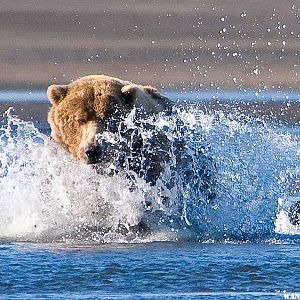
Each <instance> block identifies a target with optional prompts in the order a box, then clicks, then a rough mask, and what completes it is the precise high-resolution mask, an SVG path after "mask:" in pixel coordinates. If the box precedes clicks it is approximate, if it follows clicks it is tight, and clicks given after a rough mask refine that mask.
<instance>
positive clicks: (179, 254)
mask: <svg viewBox="0 0 300 300" xmlns="http://www.w3.org/2000/svg"><path fill="white" fill-rule="evenodd" d="M0 251H1V252H0V253H1V256H0V260H1V266H0V274H1V280H0V288H1V296H0V297H1V298H5V297H7V298H9V297H11V298H15V297H16V298H17V297H19V298H20V299H27V298H52V299H58V298H60V299H68V298H75V299H93V298H101V299H182V298H185V299H197V298H202V297H203V298H206V299H256V298H262V299H284V294H285V293H286V292H290V293H292V292H297V291H298V292H299V282H300V273H299V269H300V249H299V244H266V245H264V244H240V245H238V244H236V245H226V244H191V243H188V244H182V243H167V242H166V243H149V244H129V245H125V244H121V245H114V244H109V245H102V246H101V245H100V246H99V245H85V246H84V245H82V246H77V247H76V246H75V245H73V246H72V247H70V246H67V245H59V244H56V245H43V244H41V245H40V244H22V243H3V244H2V245H1V248H0Z"/></svg>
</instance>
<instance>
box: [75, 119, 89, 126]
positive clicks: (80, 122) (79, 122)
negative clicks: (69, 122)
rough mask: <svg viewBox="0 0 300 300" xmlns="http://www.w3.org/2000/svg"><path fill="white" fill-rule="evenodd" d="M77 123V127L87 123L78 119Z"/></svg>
mask: <svg viewBox="0 0 300 300" xmlns="http://www.w3.org/2000/svg"><path fill="white" fill-rule="evenodd" d="M77 122H78V124H79V125H84V124H86V123H87V120H86V119H78V120H77Z"/></svg>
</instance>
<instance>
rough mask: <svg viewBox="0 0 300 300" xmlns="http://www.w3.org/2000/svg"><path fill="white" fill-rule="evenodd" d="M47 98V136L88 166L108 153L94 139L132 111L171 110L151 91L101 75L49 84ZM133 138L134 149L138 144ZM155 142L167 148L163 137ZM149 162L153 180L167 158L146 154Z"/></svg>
mask: <svg viewBox="0 0 300 300" xmlns="http://www.w3.org/2000/svg"><path fill="white" fill-rule="evenodd" d="M47 95H48V98H49V101H50V102H51V104H52V106H51V108H50V111H49V114H48V122H49V124H50V127H51V137H52V138H53V139H54V140H55V141H56V142H57V143H58V144H60V145H62V146H63V147H64V148H65V149H67V150H68V151H69V152H70V153H71V154H72V155H73V156H74V157H75V158H77V159H79V160H82V161H85V162H86V163H90V164H96V163H101V162H102V161H104V160H105V159H106V158H107V156H108V155H107V153H108V152H109V149H108V148H109V147H107V145H106V146H105V145H104V144H103V145H102V144H101V143H100V142H99V139H97V138H96V137H97V136H99V135H103V134H105V133H107V132H114V131H116V128H117V127H118V126H119V124H120V121H121V120H123V119H124V118H125V117H126V116H127V115H128V114H129V113H130V112H131V111H132V109H133V108H137V109H141V111H143V112H144V113H145V114H146V115H147V116H149V115H151V114H157V113H160V112H169V111H171V109H172V105H171V101H170V100H169V99H168V98H166V97H164V96H162V95H161V94H160V93H159V92H158V91H157V90H156V89H155V88H153V87H151V86H142V85H136V84H133V83H131V82H129V81H124V80H121V79H118V78H113V77H109V76H105V75H89V76H85V77H82V78H80V79H78V80H76V81H74V82H71V83H70V84H68V85H51V86H49V87H48V91H47ZM131 139H132V138H131ZM135 139H136V142H135V145H136V148H137V145H139V144H140V143H141V141H140V139H139V138H135ZM155 140H156V142H155V143H156V146H157V147H160V148H163V147H165V148H167V147H168V145H166V143H167V142H168V141H167V140H166V137H165V136H164V135H163V134H158V136H156V138H155ZM157 140H158V141H157ZM149 159H150V160H151V161H152V163H154V165H152V167H151V168H152V170H153V172H154V173H155V175H153V174H152V175H150V176H152V177H153V176H154V177H155V179H154V181H155V180H156V179H157V177H158V176H159V173H160V172H161V168H162V167H161V161H162V160H167V159H168V158H167V157H166V155H165V154H164V155H152V156H151V155H150V156H149ZM152 181H153V180H152Z"/></svg>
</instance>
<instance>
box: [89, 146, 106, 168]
mask: <svg viewBox="0 0 300 300" xmlns="http://www.w3.org/2000/svg"><path fill="white" fill-rule="evenodd" d="M85 155H86V156H87V159H88V161H87V162H88V163H89V164H96V163H98V162H99V161H101V157H102V156H103V151H102V149H101V147H100V146H99V145H96V146H92V147H89V148H88V149H86V150H85Z"/></svg>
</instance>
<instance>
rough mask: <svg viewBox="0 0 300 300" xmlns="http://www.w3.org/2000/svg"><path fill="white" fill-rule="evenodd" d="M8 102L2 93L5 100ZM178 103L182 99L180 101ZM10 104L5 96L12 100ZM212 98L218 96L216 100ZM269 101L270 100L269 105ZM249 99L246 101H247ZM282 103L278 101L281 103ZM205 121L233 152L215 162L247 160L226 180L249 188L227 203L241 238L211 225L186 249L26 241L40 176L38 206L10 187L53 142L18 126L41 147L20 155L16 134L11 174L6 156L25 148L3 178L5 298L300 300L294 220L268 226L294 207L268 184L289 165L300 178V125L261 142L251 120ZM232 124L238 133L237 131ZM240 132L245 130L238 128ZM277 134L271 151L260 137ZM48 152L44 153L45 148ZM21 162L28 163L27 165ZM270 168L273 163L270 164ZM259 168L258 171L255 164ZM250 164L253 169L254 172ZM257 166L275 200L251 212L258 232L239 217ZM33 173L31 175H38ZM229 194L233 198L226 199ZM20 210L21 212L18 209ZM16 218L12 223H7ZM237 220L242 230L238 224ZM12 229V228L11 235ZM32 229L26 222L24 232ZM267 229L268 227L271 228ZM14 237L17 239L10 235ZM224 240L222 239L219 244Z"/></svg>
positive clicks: (179, 245)
mask: <svg viewBox="0 0 300 300" xmlns="http://www.w3.org/2000/svg"><path fill="white" fill-rule="evenodd" d="M297 95H298V94H297V93H296V94H295V93H291V94H287V95H286V94H284V96H283V97H284V98H285V99H287V98H286V97H288V98H289V100H291V101H297V97H298V96H297ZM2 96H3V95H2ZM2 96H1V95H0V97H2ZM17 96H18V94H14V95H9V97H12V98H8V99H9V100H12V99H13V98H16V100H17V98H18V97H17ZM39 96H40V95H39ZM173 96H174V97H177V98H180V97H178V95H177V96H176V94H174V95H173ZM194 96H195V95H193V97H192V98H191V99H190V100H197V99H198V98H199V97H200V96H201V95H198V96H197V95H196V96H195V97H194ZM254 96H255V95H253V94H251V95H248V96H247V97H248V100H249V101H252V99H253V97H254ZM3 97H4V98H5V96H3ZM206 97H211V95H208V96H206ZM222 97H223V99H224V97H225V98H226V97H229V98H230V95H227V96H226V95H223V96H222V95H221V100H222ZM231 97H232V98H234V99H236V97H237V95H236V94H234V93H232V94H231ZM19 98H20V95H19ZM25 98H26V96H25ZM25 98H24V99H25ZM267 99H269V98H267ZM267 99H264V100H263V101H268V100H267ZM243 100H244V101H246V100H247V98H246V99H243ZM275 100H276V99H275ZM275 100H274V99H273V100H272V101H275ZM36 101H38V99H37V100H36ZM193 115H196V113H195V112H194V113H193ZM200 118H201V122H202V126H203V125H205V124H206V125H207V126H210V128H211V127H213V128H214V130H211V131H210V132H212V133H213V134H212V135H211V137H210V136H209V135H208V136H207V138H208V139H210V141H211V144H212V145H215V146H216V147H217V146H220V147H224V148H220V149H219V150H218V151H219V152H215V153H214V155H215V156H216V157H218V156H219V157H221V156H224V157H226V155H227V153H228V152H229V151H231V152H232V149H233V150H234V152H235V153H236V156H234V157H233V156H229V157H228V158H230V159H233V160H234V159H237V162H242V163H241V166H239V168H238V167H236V165H233V166H232V165H229V164H225V163H224V164H223V165H221V166H222V167H223V168H227V169H226V170H225V171H224V172H223V173H222V174H227V173H230V172H232V174H240V176H241V178H242V179H240V180H239V183H237V182H236V184H238V188H237V190H235V189H232V190H230V193H228V195H235V197H236V198H235V199H233V200H231V201H233V202H230V201H228V203H227V202H226V203H227V204H228V206H229V205H234V207H235V209H236V210H237V212H236V215H237V216H238V217H237V219H235V220H233V222H231V221H230V219H231V218H232V216H231V215H230V214H229V215H228V217H227V218H226V217H224V219H222V220H221V222H225V223H226V222H227V223H226V226H227V228H226V230H227V231H229V233H228V235H229V236H230V233H231V239H230V238H229V239H227V238H223V239H222V238H220V237H219V236H218V235H217V233H220V229H219V228H217V229H216V231H214V226H213V225H211V224H210V225H209V226H208V225H207V226H206V227H204V229H205V230H207V231H209V232H208V237H209V238H208V239H205V237H206V235H205V234H206V233H207V232H206V233H205V234H204V236H203V235H199V234H198V233H197V238H196V239H193V241H189V242H183V241H181V240H180V239H179V240H178V241H177V242H171V241H168V239H165V241H163V242H162V241H156V240H155V238H153V239H152V240H147V241H142V240H140V241H135V242H132V243H130V242H116V241H111V242H108V241H106V243H104V244H103V240H101V241H100V240H99V242H97V240H96V241H95V240H93V241H82V240H80V241H76V240H73V241H71V242H70V241H65V242H57V241H54V242H53V243H44V242H40V243H38V242H35V241H34V238H32V241H30V242H21V241H20V238H17V237H18V234H20V231H17V229H16V226H15V223H14V222H15V220H17V221H18V218H16V217H18V216H20V215H22V218H20V220H19V222H21V223H22V222H23V224H25V223H26V222H27V223H26V226H27V225H28V224H29V225H28V228H30V222H29V221H30V220H31V219H32V218H33V217H32V215H30V214H32V210H34V207H35V206H36V205H37V202H36V201H35V202H34V203H33V202H30V200H31V199H33V198H34V197H35V194H34V193H32V189H33V183H34V182H36V178H35V177H33V179H32V181H30V180H29V181H28V182H25V183H24V187H25V188H24V189H22V190H20V195H23V196H22V197H21V198H20V199H21V200H23V198H24V199H25V198H26V197H25V194H29V197H28V198H29V200H26V201H27V202H25V203H23V202H22V201H21V202H22V203H21V202H20V199H19V198H18V197H20V195H19V194H16V195H15V199H12V198H11V199H10V198H9V195H11V194H8V193H7V194H6V191H5V190H3V186H4V187H7V189H12V190H16V189H18V187H16V186H13V181H14V179H15V178H17V182H18V183H19V185H22V183H23V182H24V178H25V177H21V175H20V174H22V172H23V170H24V166H25V165H26V164H24V161H28V157H34V158H37V157H38V156H39V155H40V154H39V153H37V154H36V153H35V152H34V149H35V148H36V147H38V145H39V144H41V143H42V142H41V141H40V140H43V139H44V136H43V135H39V134H36V135H37V136H36V137H34V138H32V135H33V134H32V131H31V130H32V129H31V127H28V128H27V127H26V126H27V125H26V124H25V125H24V124H21V123H20V122H19V121H18V120H17V121H16V120H13V125H12V127H11V128H17V129H18V130H17V131H18V132H21V133H18V134H19V135H18V136H17V137H18V140H19V139H20V140H21V141H22V144H24V143H25V144H26V140H28V139H32V141H33V142H30V143H28V144H26V147H25V148H24V149H23V148H20V146H19V144H18V140H17V138H16V136H15V135H13V134H10V133H6V139H7V138H8V140H9V139H10V138H11V140H12V142H11V143H8V142H7V140H5V143H7V144H6V145H9V147H7V148H5V147H4V148H3V147H2V148H1V147H0V148H1V149H0V150H1V152H0V154H1V159H2V168H3V165H4V160H3V159H4V157H5V158H11V155H10V153H9V152H11V151H12V152H13V151H19V153H18V155H17V159H16V157H13V159H16V163H15V165H16V166H17V167H18V168H17V169H16V170H17V171H15V170H14V172H16V173H13V176H12V177H11V179H10V178H9V171H7V170H6V171H5V172H4V171H3V172H2V175H1V176H2V177H0V179H1V180H3V182H4V180H6V182H5V185H3V186H1V189H2V197H1V200H0V206H1V220H2V221H1V222H0V225H1V226H0V229H1V230H0V231H1V234H2V236H3V238H2V242H1V243H0V298H8V299H9V298H10V299H15V298H19V299H32V298H38V299H44V298H51V299H59V298H60V299H68V298H75V299H95V298H101V299H183V298H184V299H198V298H206V299H256V298H262V299H285V298H288V297H299V298H300V294H297V292H298V293H299V292H300V247H299V246H300V239H299V230H297V229H295V228H293V227H291V226H290V225H289V224H286V222H287V220H286V219H284V214H283V215H280V214H277V216H278V219H277V220H275V219H272V220H270V222H268V221H266V219H267V218H268V217H270V218H273V217H274V216H273V214H270V215H269V210H270V209H274V206H275V207H278V206H280V205H282V206H284V204H282V203H281V202H279V204H278V203H277V198H278V197H279V196H278V195H279V194H280V192H281V190H280V189H278V190H277V189H276V187H274V185H275V183H276V181H275V179H274V182H273V181H272V182H271V183H270V182H269V181H268V180H269V178H267V177H268V176H269V177H272V174H273V173H276V168H282V171H284V168H285V169H289V170H296V171H294V172H295V173H293V175H295V177H297V176H298V169H297V168H298V167H299V166H300V160H299V159H298V158H297V157H296V155H295V153H298V152H297V151H299V150H300V142H299V140H298V138H297V136H298V127H297V126H295V125H293V126H287V127H285V126H281V127H279V128H278V127H276V128H273V127H268V125H267V127H260V128H259V130H258V131H259V133H258V135H253V134H252V131H251V134H250V135H248V133H249V132H248V133H247V134H246V135H245V127H244V126H240V125H237V124H241V123H242V122H241V123H234V124H233V123H232V120H227V119H226V120H225V121H218V124H216V123H211V124H207V122H208V121H209V120H210V119H209V118H206V117H203V116H201V117H200ZM229 121H230V122H229ZM9 122H10V121H7V120H6V121H5V120H4V121H2V126H4V127H5V126H6V125H7V124H8V123H9ZM41 125H42V126H41V127H40V128H43V131H45V128H46V127H44V126H45V124H41ZM225 125H226V126H225ZM250 125H251V126H250V127H251V128H252V127H256V126H257V124H256V123H255V122H254V123H253V124H252V123H251V124H250ZM30 126H31V125H30ZM229 127H230V130H229V129H228V128H229ZM237 127H238V129H236V128H237ZM233 128H235V130H236V135H234V134H233V131H232V130H233ZM270 128H271V129H270ZM46 131H47V130H46ZM273 131H276V132H279V136H278V135H277V134H276V135H275V136H272V137H271V138H270V142H268V143H266V144H265V145H261V144H260V143H261V140H260V138H261V137H264V135H265V132H267V136H270V132H273ZM222 134H224V136H223V135H222ZM219 137H221V138H219ZM229 137H230V138H229ZM278 138H279V139H281V141H282V143H284V147H285V148H288V150H289V151H286V152H284V151H283V150H278V149H279V148H278V147H279V146H278V144H277V143H278ZM290 138H291V139H292V140H290ZM36 139H37V141H36ZM24 141H25V142H24ZM224 141H226V142H227V141H228V142H230V144H231V145H234V147H233V148H230V147H231V145H228V146H226V147H225V146H224ZM249 142H250V143H251V144H253V145H254V150H255V151H257V153H258V156H259V157H262V161H260V160H259V158H258V157H255V156H253V159H252V160H249V161H248V160H246V158H244V157H243V155H244V154H245V153H248V152H247V151H249V152H251V145H250V144H248V143H249ZM32 143H33V144H32ZM42 144H43V143H42ZM225 144H226V143H225ZM258 146H260V147H258ZM13 147H15V148H13ZM28 149H29V150H28ZM42 150H43V151H44V148H42ZM254 150H253V151H254ZM26 151H29V152H28V153H29V155H28V157H27V156H26V157H25V158H24V161H22V160H21V161H20V159H22V155H23V153H25V152H26ZM255 151H254V152H255ZM276 151H277V152H276ZM278 151H279V152H278ZM280 151H283V152H280ZM26 153H27V152H26ZM280 153H282V154H283V156H286V157H287V158H286V160H282V158H280V159H279V158H278V156H279V155H280ZM26 155H27V154H26ZM34 155H36V156H34ZM20 157H21V158H20ZM11 159H12V158H11ZM255 159H257V162H255V163H253V160H255ZM272 160H274V161H272ZM18 161H20V162H19V163H18ZM264 161H266V162H265V163H266V164H265V165H264ZM237 162H236V164H237ZM64 163H66V165H67V167H68V164H69V161H67V160H66V161H65V162H64ZM243 163H244V164H243ZM251 164H253V166H252V167H251ZM11 165H13V164H11ZM11 165H10V166H11ZM28 165H29V167H28V168H29V170H30V168H32V170H33V171H32V173H34V172H37V170H39V169H43V168H45V165H39V166H38V167H39V169H37V167H36V165H34V164H33V162H31V161H30V162H29V164H28ZM46 165H47V164H46ZM246 165H247V168H248V169H247V171H245V166H246ZM257 165H260V168H259V169H258V171H257V173H259V174H260V176H262V179H261V180H262V182H260V181H255V182H256V184H257V187H260V190H259V191H258V192H257V195H258V197H261V198H260V201H266V204H263V205H261V206H260V208H259V209H258V208H257V207H256V206H252V208H251V205H250V204H249V207H250V208H249V210H252V211H255V213H254V214H253V215H249V216H248V217H249V220H250V221H249V223H247V225H248V226H250V225H251V226H252V224H254V225H253V227H251V228H246V225H245V223H243V222H241V221H240V220H241V219H242V216H243V215H244V214H247V213H248V211H241V212H240V215H238V209H239V206H238V205H239V203H240V202H243V201H244V202H245V201H247V194H243V195H241V194H240V193H239V191H240V190H243V189H245V190H246V189H247V188H248V186H249V178H248V177H247V174H244V173H247V172H252V173H253V170H254V169H255V168H257ZM254 166H255V168H254ZM61 167H64V165H61ZM71 167H73V165H71ZM25 168H26V167H25ZM255 170H256V169H255ZM276 174H277V173H276ZM33 175H34V174H33ZM18 176H19V177H18ZM26 176H28V172H27V173H26ZM243 176H244V177H243ZM276 176H277V175H276ZM278 176H279V175H278ZM243 178H244V179H243ZM231 180H232V179H229V177H228V178H227V177H226V178H225V177H224V180H223V181H222V184H227V185H228V189H229V188H232V187H231V185H232V183H233V181H231ZM264 188H270V189H271V188H272V189H273V190H274V192H273V193H272V195H271V196H270V195H269V194H268V193H267V192H264ZM31 193H32V194H31ZM249 193H250V192H249ZM251 193H253V194H251V195H256V194H255V193H254V192H251ZM264 193H265V194H264ZM261 194H263V195H261ZM224 195H227V194H226V193H225V192H224ZM288 196H291V197H290V198H289V197H287V198H286V199H284V200H289V199H292V200H293V198H297V197H298V194H297V193H296V192H295V193H291V195H288ZM268 197H269V198H270V199H271V200H274V201H275V202H274V203H273V204H272V205H269V203H268V201H267V199H269V198H268ZM276 197H277V198H276ZM26 199H27V198H26ZM9 201H11V203H12V205H11V206H9V205H7V204H4V202H5V203H7V202H9ZM33 204H34V205H33ZM18 205H19V206H20V210H17V209H16V206H18ZM26 205H27V206H28V212H27V211H26V207H27V206H26ZM252 205H253V203H252ZM279 209H280V207H279ZM24 211H25V213H24ZM38 212H39V211H38ZM275 213H276V208H275ZM195 214H196V213H195V211H193V212H191V216H194V217H195ZM222 214H224V213H221V215H220V216H222ZM27 215H30V218H28V219H27V218H26V216H27ZM6 216H8V217H7V219H6ZM212 216H213V217H214V218H215V219H214V218H213V217H212ZM208 217H209V218H210V219H211V220H213V221H214V222H215V223H216V227H217V223H218V218H219V217H218V215H216V216H215V215H208ZM254 218H257V219H261V220H262V222H263V223H260V224H262V225H257V224H256V223H255V220H253V219H254ZM28 220H29V221H28ZM190 221H191V220H190ZM9 222H11V224H14V227H13V229H12V226H9V225H11V224H10V223H9ZM45 222H46V221H45ZM239 222H241V224H242V225H240V223H239ZM276 222H277V225H276V226H277V227H276V226H275V225H274V226H272V224H274V223H276ZM232 223H236V226H235V225H234V224H232ZM250 223H251V224H250ZM249 224H250V225H249ZM264 224H265V225H264ZM5 226H7V231H6V232H5V228H6V227H5ZM22 226H23V225H20V227H22ZM24 226H25V225H24ZM221 227H222V226H221ZM242 227H243V228H242ZM264 227H265V228H267V229H266V230H265V231H264ZM195 228H196V229H195V231H197V230H200V229H201V227H199V226H198V227H197V226H196V227H195ZM199 228H200V229H199ZM222 228H223V227H222ZM202 230H203V228H202ZM239 230H240V231H243V232H242V234H240V231H239ZM9 231H10V232H9ZM7 232H9V234H6V233H7ZM216 232H217V233H216ZM26 234H27V232H26ZM221 235H222V236H223V235H224V232H221ZM244 236H246V237H247V242H246V243H245V242H244V239H243V237H244ZM214 238H215V240H218V242H213V240H214ZM21 240H22V239H21ZM27 240H28V238H27ZM197 240H198V242H197ZM289 293H291V294H289ZM292 293H294V294H292ZM295 293H296V294H295ZM290 299H296V298H290Z"/></svg>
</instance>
